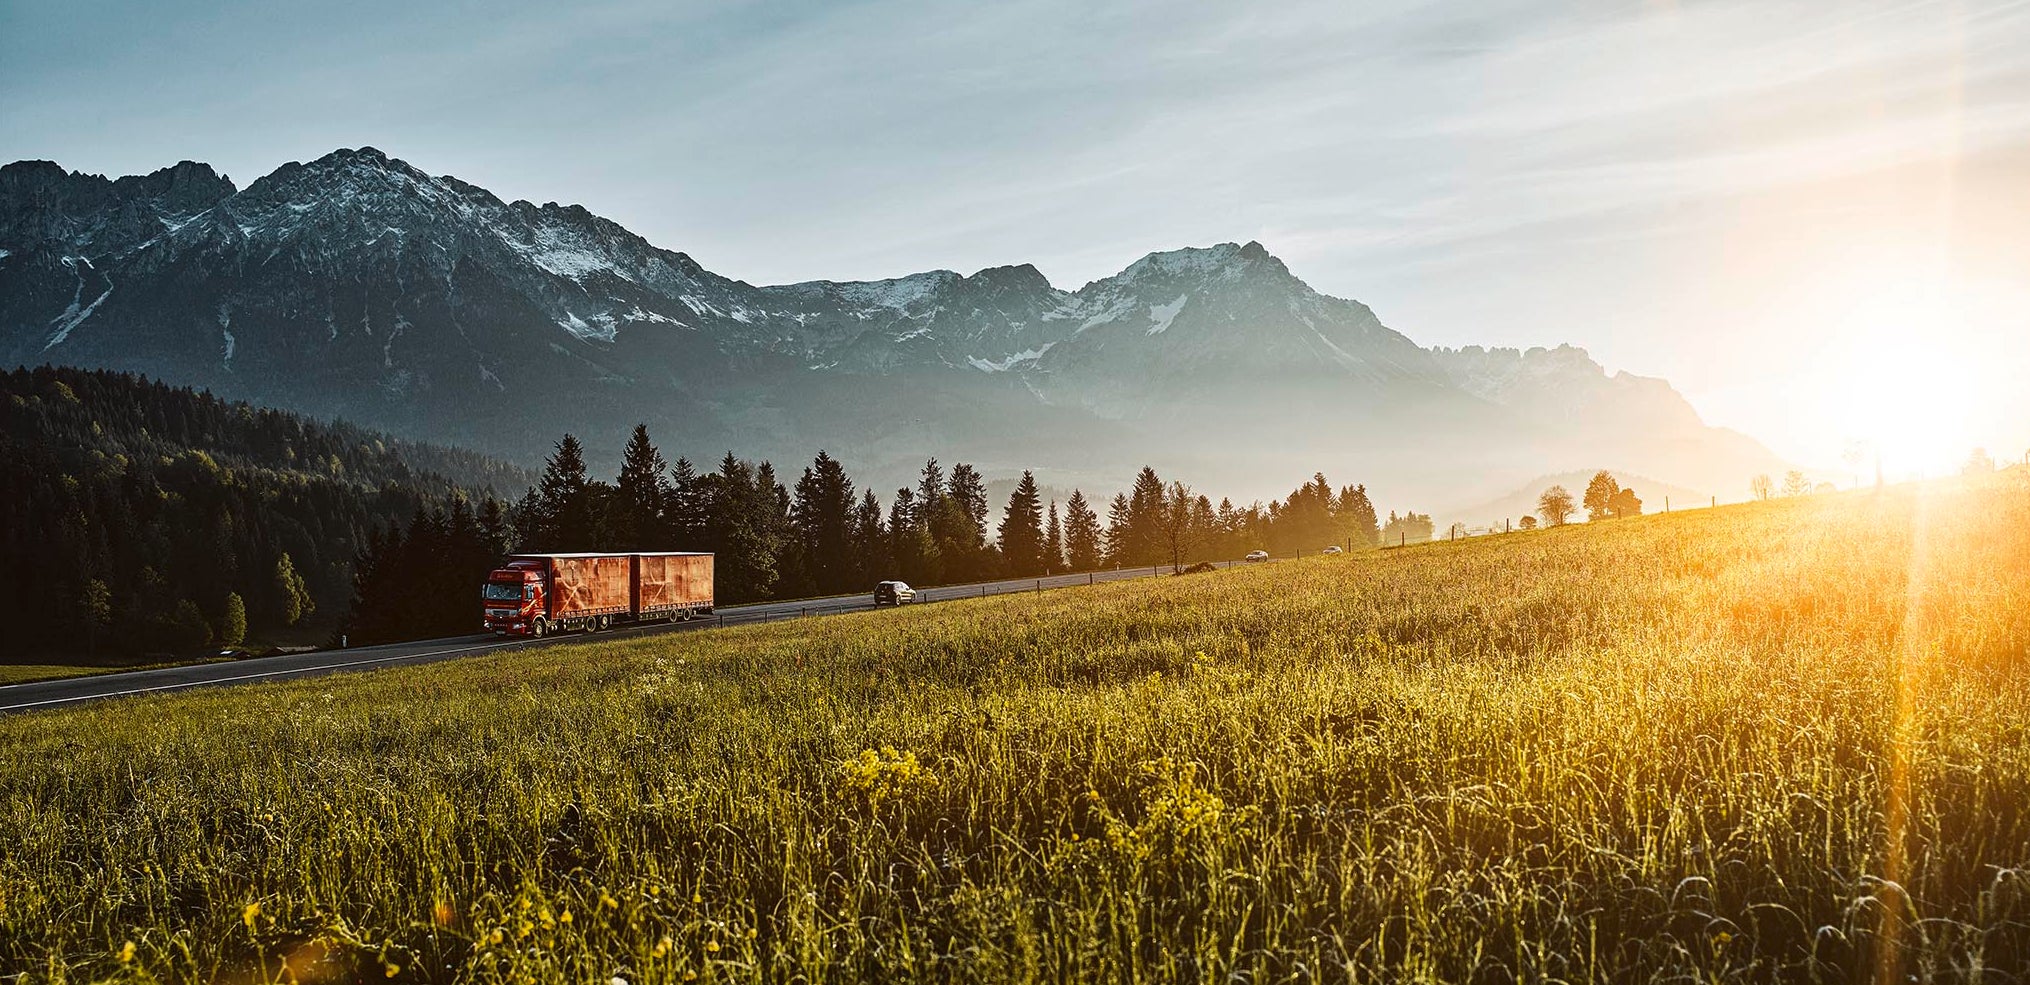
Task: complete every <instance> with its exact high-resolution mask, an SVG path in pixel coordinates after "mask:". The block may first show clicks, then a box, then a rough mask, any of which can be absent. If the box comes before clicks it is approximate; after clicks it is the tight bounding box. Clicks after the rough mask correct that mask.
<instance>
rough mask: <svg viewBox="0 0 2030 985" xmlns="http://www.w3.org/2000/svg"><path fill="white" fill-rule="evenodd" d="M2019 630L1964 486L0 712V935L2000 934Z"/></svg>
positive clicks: (838, 958)
mask: <svg viewBox="0 0 2030 985" xmlns="http://www.w3.org/2000/svg"><path fill="white" fill-rule="evenodd" d="M1920 542H1921V544H1922V545H1923V547H1922V550H1918V549H1916V548H1915V547H1914V545H1916V544H1918V543H1920ZM2026 645H2030V489H2026V488H2025V487H2024V486H2023V485H2022V484H2021V483H2020V481H2019V479H2018V477H2016V476H2002V477H1998V479H1997V480H1996V481H1995V482H1994V483H1992V484H1988V485H1984V486H1982V487H1981V488H1977V489H1971V490H1962V489H1959V488H1957V487H1942V488H1939V489H1937V490H1935V491H1933V492H1932V493H1931V494H1929V495H1928V497H1927V498H1926V500H1925V502H1924V503H1923V507H1922V509H1920V508H1919V502H1918V497H1917V495H1916V494H1915V493H1914V492H1913V491H1910V490H1895V491H1891V492H1889V493H1885V494H1881V495H1874V494H1846V495H1841V496H1836V497H1817V498H1810V499H1803V500H1795V501H1782V502H1775V503H1770V504H1763V505H1758V506H1749V507H1735V508H1726V509H1720V510H1705V511H1697V512H1693V513H1685V514H1674V515H1671V516H1668V517H1651V518H1644V519H1640V520H1631V521H1621V522H1615V523H1608V524H1598V525H1588V526H1587V527H1585V528H1565V529H1558V530H1547V531H1539V532H1536V533H1531V534H1516V535H1510V536H1504V537H1500V538H1489V539H1482V540H1476V541H1468V542H1463V543H1459V544H1438V545H1431V546H1429V547H1425V548H1413V549H1409V550H1402V551H1390V552H1383V553H1376V554H1367V555H1359V556H1354V557H1348V558H1340V559H1332V558H1319V559H1312V560H1306V561H1301V562H1287V563H1282V564H1276V565H1267V566H1262V567H1258V568H1253V569H1246V570H1236V571H1231V572H1222V573H1219V574H1217V575H1205V576H1195V577H1191V578H1180V579H1174V580H1172V579H1165V580H1161V581H1150V582H1142V583H1129V584H1117V585H1105V586H1099V587H1095V588H1082V589H1077V590H1067V591H1059V592H1049V593H1043V594H1039V595H1023V596H1016V597H1007V598H993V599H986V600H980V601H968V602H956V603H949V604H940V605H936V606H926V607H923V608H919V609H904V610H900V611H888V612H881V613H874V614H867V615H855V616H841V617H836V618H828V619H823V620H810V621H796V622H787V623H778V624H772V625H765V626H753V627H744V628H735V629H727V630H715V631H709V632H703V633H692V634H678V635H673V636H666V637H660V638H655V639H649V640H640V641H633V642H615V643H609V644H601V645H595V646H580V647H570V648H561V649H547V650H521V651H515V652H511V653H507V654H502V655H496V656H489V657H483V658H477V659H472V660H464V661H458V662H455V663H447V664H440V665H434V666H430V667H422V668H409V669H400V670H388V671H381V672H378V673H374V674H371V675H362V676H357V677H343V678H328V679H324V680H318V681H310V682H302V683H296V684H287V685H267V686H261V687H254V688H244V689H235V690H230V691H214V692H204V693H193V694H185V695H178V696H174V697H162V698H154V699H143V700H135V701H126V702H121V703H118V704H108V705H100V706H94V707H87V708H79V709H75V710H69V711H63V712H55V713H48V714H39V715H33V716H23V717H16V718H11V719H6V720H0V749H4V750H5V760H4V766H0V838H4V839H5V843H6V845H7V850H6V852H5V853H4V855H0V963H4V966H5V967H6V968H7V969H9V970H13V971H18V972H22V973H24V974H25V975H26V976H27V977H28V979H30V980H42V979H50V980H62V981H84V980H99V979H109V978H110V979H121V978H136V979H147V978H154V979H158V980H163V981H221V980H223V981H253V980H260V979H263V978H278V977H281V978H287V977H294V978H297V979H300V980H306V981H307V980H316V979H346V978H354V977H367V978H373V979H376V980H385V979H388V978H392V979H395V980H433V981H450V980H468V981H494V980H501V981H551V982H567V981H568V982H588V981H590V982H607V981H609V980H610V979H612V978H614V977H616V976H617V977H621V978H624V979H626V980H627V981H628V982H630V983H637V982H656V981H688V980H692V979H693V978H694V977H695V978H696V979H698V980H757V979H767V980H777V981H789V980H804V981H812V982H817V981H893V980H909V979H926V978H928V979H936V980H993V981H1001V980H1053V981H1058V980H1090V981H1118V982H1141V981H1167V980H1185V981H1227V980H1242V981H1281V980H1298V981H1303V980H1320V979H1323V980H1363V981H1405V980H1412V981H1414V980H1429V981H1506V980H1513V979H1523V980H1550V979H1561V980H1568V981H1589V980H1663V979H1673V980H1699V981H1724V980H1756V981H1769V980H1779V979H1780V980H1810V979H1812V978H1818V979H1822V980H1833V981H1837V980H1851V979H1854V978H1864V977H1868V976H1871V975H1873V974H1876V973H1877V972H1878V971H1880V970H1887V971H1889V972H1891V973H1893V974H1895V975H1897V976H1901V975H1905V974H1913V975H1919V976H1928V977H1932V978H1947V979H1966V978H1973V977H1976V976H1977V975H1979V974H1981V973H1982V971H1983V969H1989V970H1999V971H2006V972H2008V973H2010V974H2015V973H2017V972H2020V971H2021V970H2022V969H2023V968H2025V967H2026V966H2030V886H2026V882H2025V879H2026V876H2030V715H2026V713H2025V711H2024V709H2025V708H2026V707H2030V675H2026V670H2030V655H2026ZM1892 790H1894V791H1895V793H1894V796H1892ZM1892 805H1893V806H1892ZM1892 814H1893V815H1894V816H1897V817H1900V818H1901V819H1902V821H1901V823H1900V824H1898V825H1897V826H1896V827H1897V834H1896V836H1895V837H1892V832H1891V825H1890V823H1889V818H1890V817H1891V816H1892ZM1892 872H1893V873H1895V874H1897V875H1899V876H1900V878H1898V879H1896V880H1895V884H1893V885H1892V884H1890V883H1889V882H1885V878H1886V877H1887V876H1888V875H1889V874H1890V873H1892ZM1891 938H1893V939H1894V940H1895V941H1896V942H1897V944H1896V946H1895V947H1894V948H1893V949H1891V948H1889V947H1887V946H1886V945H1885V944H1884V941H1886V940H1889V939H1891ZM130 944H131V945H132V947H131V948H129V945H130Z"/></svg>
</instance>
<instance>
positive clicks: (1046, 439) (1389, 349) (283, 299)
mask: <svg viewBox="0 0 2030 985" xmlns="http://www.w3.org/2000/svg"><path fill="white" fill-rule="evenodd" d="M0 358H4V360H5V361H6V362H7V363H9V364H17V363H18V364H30V365H32V364H37V363H43V362H53V363H59V364H68V365H79V366H91V367H108V368H116V369H126V370H136V371H141V372H146V373H149V374H151V375H154V376H157V377H160V378H163V379H166V380H169V381H172V382H175V383H180V384H195V385H202V386H207V387H210V388H212V389H213V390H215V391H217V392H219V393H221V394H225V395H229V396H232V397H239V398H245V399H249V400H254V401H258V402H261V403H265V404H271V405H275V406H280V407H286V408H291V409H294V410H300V411H305V412H310V413H314V414H320V415H342V416H344V417H346V418H348V419H352V420H357V421H360V422H362V423H366V424H370V425H373V426H377V427H382V428H386V429H388V430H391V431H394V432H396V433H400V434H404V435H408V436H413V437H417V438H425V439H429V440H434V441H447V442H454V443H458V444H461V445H467V446H470V447H474V448H477V449H480V450H483V451H488V452H493V453H497V454H501V455H503V456H506V457H509V458H512V459H515V460H518V461H521V462H523V463H534V462H536V461H538V460H539V457H540V456H541V454H542V453H543V452H545V451H546V450H547V449H548V447H549V445H550V443H551V442H552V441H554V440H555V438H556V436H557V435H558V434H559V433H560V432H563V431H566V430H570V431H574V432H577V433H579V434H580V435H581V436H583V437H584V438H585V439H586V440H587V443H588V447H589V448H590V450H591V452H592V454H593V457H594V461H595V463H604V462H608V461H611V460H612V459H613V458H614V457H615V453H616V452H617V447H618V444H619V442H620V440H621V438H622V437H623V436H624V434H625V432H626V430H627V428H628V427H629V426H631V425H632V424H633V423H635V422H636V421H646V422H648V423H649V425H650V426H651V428H652V429H653V430H654V431H655V434H656V437H657V439H658V440H659V442H660V443H661V444H662V445H663V447H664V448H665V449H666V450H667V451H668V452H669V453H670V454H671V455H672V457H674V456H675V455H677V454H687V455H690V456H691V457H693V458H694V459H702V460H711V459H714V458H716V457H717V456H718V455H719V454H720V453H722V452H724V451H725V450H726V449H728V448H734V449H738V450H740V451H741V453H742V454H743V455H753V456H759V457H769V458H774V459H776V460H778V461H784V462H794V461H802V460H805V459H807V458H809V456H810V455H811V454H812V453H813V452H815V451H816V450H817V449H819V448H826V449H829V450H831V451H832V452H833V454H835V455H837V456H839V457H841V458H843V459H845V460H847V461H848V462H850V463H852V464H853V466H854V467H855V469H856V470H857V471H859V472H862V473H864V474H867V475H869V476H870V477H872V478H874V479H876V481H877V482H882V483H883V484H901V483H902V482H903V481H906V480H907V477H908V476H909V475H911V474H912V473H913V470H914V467H915V465H917V464H918V463H920V462H921V460H922V458H923V457H924V456H926V455H930V454H937V455H939V456H940V457H944V458H947V459H950V458H954V457H956V458H960V459H964V460H968V461H972V462H975V463H977V464H978V465H979V466H980V467H981V468H982V470H983V471H984V472H986V473H987V474H988V475H989V476H995V477H998V476H1006V475H1009V474H1012V473H1014V472H1016V471H1018V470H1020V469H1022V468H1033V469H1036V470H1037V475H1038V477H1039V479H1041V480H1043V481H1046V482H1049V483H1051V484H1053V485H1057V486H1070V485H1074V484H1086V485H1093V484H1101V485H1104V486H1105V487H1107V488H1114V487H1117V486H1120V485H1124V484H1125V481H1126V479H1127V477H1128V475H1129V474H1130V473H1131V471H1132V469H1133V468H1134V467H1135V466H1137V465H1140V464H1143V463H1148V464H1153V465H1156V466H1158V467H1159V468H1161V469H1162V470H1163V471H1164V474H1166V475H1167V474H1176V475H1179V476H1184V477H1188V478H1189V479H1191V480H1192V481H1194V482H1196V483H1198V484H1200V485H1202V486H1203V487H1205V488H1206V489H1207V490H1208V491H1213V492H1232V493H1234V494H1236V495H1248V496H1253V495H1258V494H1259V495H1262V496H1264V497H1267V496H1270V495H1274V494H1276V492H1277V491H1279V490H1281V489H1282V488H1284V487H1286V486H1287V485H1288V484H1289V482H1290V481H1291V479H1292V478H1293V476H1295V477H1301V476H1302V475H1303V474H1305V473H1308V472H1309V471H1311V470H1313V469H1319V468H1323V469H1326V470H1327V471H1328V472H1329V473H1331V474H1332V475H1333V476H1334V477H1335V478H1336V479H1343V480H1345V481H1356V480H1357V481H1364V482H1367V483H1369V484H1370V485H1371V486H1373V487H1375V488H1376V489H1377V491H1378V492H1381V493H1384V494H1385V495H1386V496H1387V497H1389V499H1388V500H1387V501H1388V502H1392V503H1403V504H1405V505H1417V504H1419V503H1428V502H1434V501H1449V502H1461V501H1468V500H1471V499H1472V498H1474V497H1477V496H1493V495H1496V494H1498V493H1501V492H1502V491H1504V490H1507V489H1510V488H1512V487H1514V486H1515V485H1516V484H1517V483H1519V482H1522V481H1523V480H1525V479H1527V478H1529V477H1531V476H1535V475H1540V474H1543V473H1545V472H1546V471H1558V470H1563V469H1569V468H1578V467H1581V466H1583V465H1584V464H1585V463H1590V462H1597V461H1611V462H1616V463H1620V464H1622V465H1624V466H1625V467H1628V468H1631V469H1635V470H1639V471H1640V472H1642V473H1645V474H1650V475H1656V476H1661V477H1667V478H1668V479H1669V481H1672V482H1679V483H1684V484H1686V485H1689V486H1693V487H1702V488H1703V487H1719V486H1726V487H1728V488H1732V487H1733V486H1736V485H1739V484H1740V483H1741V482H1742V481H1745V477H1746V476H1747V475H1750V474H1753V473H1755V472H1760V471H1770V470H1772V469H1776V468H1777V466H1778V464H1779V463H1777V462H1776V460H1775V459H1774V456H1772V455H1770V453H1769V452H1768V451H1767V450H1766V449H1763V448H1762V447H1761V446H1760V445H1758V444H1756V443H1755V442H1753V441H1752V440H1749V439H1747V438H1745V437H1743V436H1741V435H1738V434H1735V433H1732V432H1727V431H1723V430H1719V429H1714V428H1709V427H1707V426H1705V425H1704V424H1703V423H1702V422H1701V421H1700V420H1699V417H1698V415H1697V414H1696V413H1695V412H1694V411H1693V410H1692V408H1691V407H1690V406H1689V405H1688V404H1686V403H1685V401H1684V400H1683V398H1682V397H1680V396H1679V395H1678V394H1677V393H1676V392H1675V391H1674V390H1672V389H1671V388H1670V386H1669V385H1668V384H1667V383H1665V382H1663V381H1661V380H1652V379H1643V378H1639V377H1632V376H1628V375H1627V374H1621V375H1617V376H1608V375H1607V374H1606V373H1605V372H1603V371H1602V370H1601V368H1600V367H1599V366H1598V365H1597V364H1595V363H1594V362H1593V361H1592V360H1591V359H1590V358H1588V357H1587V356H1586V354H1585V353H1584V352H1583V351H1581V350H1577V349H1571V348H1565V347H1561V348H1557V349H1548V350H1546V349H1532V350H1529V351H1528V352H1520V351H1516V350H1491V351H1490V350H1482V349H1477V348H1469V349H1465V350H1437V349H1425V348H1423V347H1420V346H1418V345H1417V344H1416V343H1415V342H1412V341H1411V340H1410V339H1408V338H1407V337H1405V336H1403V335H1402V334H1401V333H1398V332H1396V331H1394V330H1391V329H1390V328H1388V327H1387V326H1385V325H1383V324H1382V323H1381V321H1380V320H1379V319H1378V318H1377V317H1376V316H1375V314H1374V313H1373V312H1372V311H1370V310H1369V309H1368V308H1367V307H1366V306H1365V305H1362V304H1360V303H1359V302H1356V301H1348V300H1343V299H1340V298H1333V297H1329V296H1326V295H1322V294H1319V293H1318V292H1316V291H1314V290H1312V289H1311V288H1310V287H1309V286H1308V285H1306V284H1305V283H1304V282H1303V281H1301V280H1299V279H1298V278H1297V277H1296V276H1294V275H1293V274H1291V272H1290V271H1289V269H1288V268H1287V267H1285V266H1284V264H1283V263H1282V261H1280V260H1278V259H1277V258H1276V257H1274V256H1272V255H1271V254H1270V253H1269V252H1268V251H1267V250H1266V249H1264V248H1263V247H1262V245H1261V244H1259V243H1248V244H1245V245H1237V244H1232V243H1226V244H1220V245H1217V246H1213V247H1209V248H1203V249H1184V250H1176V251H1172V252H1167V253H1155V254H1151V255H1149V256H1147V257H1144V258H1142V259H1141V260H1138V261H1136V262H1135V263H1134V264H1132V265H1130V266H1129V267H1128V268H1127V269H1126V270H1124V271H1122V272H1121V273H1119V274H1116V275H1114V276H1112V277H1107V278H1104V279H1102V280H1098V281H1095V282H1093V283H1091V284H1087V285H1086V286H1084V287H1082V288H1080V289H1078V290H1076V291H1067V290H1062V289H1059V288H1057V287H1054V286H1053V285H1051V284H1050V282H1049V281H1048V280H1047V279H1046V278H1045V277H1044V276H1043V274H1042V273H1040V272H1039V271H1037V270H1036V268H1034V267H1032V266H1028V265H1020V266H1008V267H995V268H990V269H987V270H982V271H979V272H978V273H975V274H972V275H970V276H962V275H960V274H957V273H954V272H952V271H944V270H939V271H931V272H928V273H920V274H913V275H910V276H907V277H902V278H897V279H894V280H885V281H865V282H843V283H842V282H832V281H814V282H809V283H802V284H789V285H782V286H773V287H756V286H754V285H750V284H747V283H745V282H742V281H738V280H733V279H730V278H727V277H723V276H720V275H718V274H715V273H712V272H711V271H708V270H706V269H704V268H703V267H701V266H700V265H699V264H698V263H696V262H695V261H693V260H692V259H691V258H690V257H688V256H686V255H684V254H682V253H677V252H672V251H669V250H664V249H661V248H658V247H656V246H654V245H651V244H650V243H648V242H647V241H646V240H643V239H642V238H641V237H639V236H636V235H635V234H633V233H631V232H629V231H628V230H626V229H625V228H622V227H621V226H620V225H618V224H616V223H613V222H611V221H609V220H606V219H603V218H600V217H598V216H595V215H592V214H591V213H589V212H587V211H585V210H584V209H583V208H580V207H577V206H560V205H557V204H555V203H550V204H545V205H540V206H539V205H534V204H531V203H529V202H502V201H501V200H500V199H498V198H496V197H494V196H493V195H492V194H491V193H489V192H487V191H486V190H484V189H481V188H478V187H475V186H473V185H469V184H466V183H465V182H462V181H459V180H458V179H456V178H451V177H432V176H430V175H428V174H425V173H423V172H422V171H419V170H417V169H416V168H414V167H411V166H409V165H408V164H406V163H403V162H402V161H400V160H396V159H393V158H390V157H388V156H386V155H385V154H382V153H381V152H379V151H377V150H374V149H372V148H361V149H358V150H340V151H335V152H333V153H331V154H329V155H326V156H325V157H322V158H319V159H318V160H316V161H312V162H310V163H307V164H296V163H292V164H287V165H284V166H283V167H281V168H278V169H276V170H275V171H274V172H273V173H272V174H269V175H267V176H265V177H262V178H260V179H259V180H256V181H255V182H253V183H252V184H250V185H248V186H247V187H246V188H245V189H240V188H238V187H237V186H236V185H235V184H234V183H233V182H232V181H231V180H229V179H227V178H225V177H222V176H220V175H219V174H217V173H216V172H215V171H214V170H213V169H212V168H210V167H209V166H207V165H204V164H197V163H192V162H184V163H182V164H179V165H176V166H175V167H172V168H166V169H163V170H161V171H157V172H155V173H153V174H150V175H146V176H142V177H130V178H121V179H118V180H110V179H107V178H103V177H99V176H94V175H86V174H79V173H74V172H68V171H65V170H64V169H62V168H61V167H59V166H57V165H55V164H52V163H49V162H46V161H24V162H18V163H15V164H11V165H7V166H5V167H4V168H0Z"/></svg>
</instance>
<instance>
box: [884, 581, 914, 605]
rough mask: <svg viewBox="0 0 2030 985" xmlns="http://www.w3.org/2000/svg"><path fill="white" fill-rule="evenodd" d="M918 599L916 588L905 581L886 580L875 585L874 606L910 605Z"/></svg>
mask: <svg viewBox="0 0 2030 985" xmlns="http://www.w3.org/2000/svg"><path fill="white" fill-rule="evenodd" d="M914 601H916V589H914V588H911V587H909V583H908V582H904V581H884V582H882V583H881V584H879V585H876V586H874V606H875V607H876V608H880V607H881V606H884V605H908V604H909V603H911V602H914Z"/></svg>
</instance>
